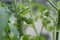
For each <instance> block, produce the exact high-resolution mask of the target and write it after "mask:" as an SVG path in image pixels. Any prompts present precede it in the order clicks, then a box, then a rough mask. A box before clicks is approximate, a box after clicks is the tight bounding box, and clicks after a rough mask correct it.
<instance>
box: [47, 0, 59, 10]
mask: <svg viewBox="0 0 60 40" xmlns="http://www.w3.org/2000/svg"><path fill="white" fill-rule="evenodd" d="M47 1H48V2H49V3H50V4H51V6H53V7H54V8H55V9H56V10H57V11H58V8H57V7H56V6H55V5H54V4H53V3H52V2H51V1H50V0H47Z"/></svg>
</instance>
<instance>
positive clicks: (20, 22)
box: [17, 16, 24, 37]
mask: <svg viewBox="0 0 60 40" xmlns="http://www.w3.org/2000/svg"><path fill="white" fill-rule="evenodd" d="M17 29H18V31H19V34H20V37H21V36H23V34H24V33H23V32H24V31H23V19H22V16H17Z"/></svg>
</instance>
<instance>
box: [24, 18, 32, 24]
mask: <svg viewBox="0 0 60 40" xmlns="http://www.w3.org/2000/svg"><path fill="white" fill-rule="evenodd" d="M25 22H26V23H27V24H33V19H32V18H28V19H26V20H25Z"/></svg>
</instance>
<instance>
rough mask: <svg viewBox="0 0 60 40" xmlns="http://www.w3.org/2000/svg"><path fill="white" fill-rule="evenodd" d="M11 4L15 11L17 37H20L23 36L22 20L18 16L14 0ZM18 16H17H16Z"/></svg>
mask: <svg viewBox="0 0 60 40" xmlns="http://www.w3.org/2000/svg"><path fill="white" fill-rule="evenodd" d="M13 3H14V7H15V10H16V15H15V16H16V18H17V30H18V31H19V34H20V35H19V37H21V36H22V35H23V20H22V17H21V16H20V15H19V14H18V13H19V12H18V9H17V7H16V0H13ZM17 14H18V15H17Z"/></svg>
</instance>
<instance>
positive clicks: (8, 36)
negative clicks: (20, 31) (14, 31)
mask: <svg viewBox="0 0 60 40" xmlns="http://www.w3.org/2000/svg"><path fill="white" fill-rule="evenodd" d="M4 30H5V32H6V34H7V37H8V38H9V40H11V38H10V36H9V34H8V32H7V31H6V29H4Z"/></svg>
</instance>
